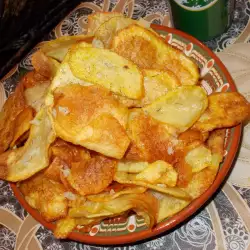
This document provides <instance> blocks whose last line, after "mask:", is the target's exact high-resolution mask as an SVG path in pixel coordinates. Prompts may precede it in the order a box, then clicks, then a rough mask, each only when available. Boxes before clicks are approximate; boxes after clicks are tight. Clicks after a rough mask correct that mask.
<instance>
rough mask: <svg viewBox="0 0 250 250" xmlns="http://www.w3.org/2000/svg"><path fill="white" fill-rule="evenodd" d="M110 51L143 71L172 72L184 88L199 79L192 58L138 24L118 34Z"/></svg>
mask: <svg viewBox="0 0 250 250" xmlns="http://www.w3.org/2000/svg"><path fill="white" fill-rule="evenodd" d="M111 48H112V50H113V51H114V52H116V53H117V54H119V55H121V56H123V57H125V58H127V59H130V60H131V61H132V62H134V63H135V64H136V65H138V66H139V67H140V68H142V69H157V70H162V69H163V70H165V69H168V70H171V71H172V72H174V73H175V74H176V76H177V77H178V78H179V80H180V82H181V84H182V85H194V84H196V83H197V81H198V79H199V72H198V67H197V65H196V64H195V63H194V62H193V61H192V60H191V59H190V58H188V57H186V56H185V55H184V54H183V53H182V52H180V51H178V50H176V49H174V48H172V47H171V46H170V45H168V44H167V43H166V42H165V41H164V39H163V38H162V37H160V36H159V35H157V34H155V33H154V32H152V31H150V30H148V29H145V28H143V27H141V26H139V25H136V24H133V25H130V26H128V27H127V28H125V29H123V30H120V31H118V33H117V35H116V36H115V37H114V39H113V41H112V46H111Z"/></svg>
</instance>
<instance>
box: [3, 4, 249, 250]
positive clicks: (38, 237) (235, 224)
mask: <svg viewBox="0 0 250 250" xmlns="http://www.w3.org/2000/svg"><path fill="white" fill-rule="evenodd" d="M115 8H116V10H120V11H124V12H126V14H127V15H128V16H130V17H132V18H134V19H138V18H140V17H143V18H145V19H146V20H147V21H149V22H154V23H157V24H162V25H167V26H171V24H170V21H169V16H168V9H167V5H166V3H165V1H164V0H121V1H118V0H94V1H92V2H85V3H82V4H81V5H79V6H78V7H77V8H76V9H75V10H74V11H73V12H71V13H70V14H69V15H68V16H67V17H66V18H65V19H64V20H63V21H62V22H61V23H60V24H59V25H58V26H57V27H56V28H55V29H54V30H53V31H52V32H51V33H50V34H49V35H48V36H47V37H45V40H46V39H53V38H55V37H58V36H61V35H73V34H78V33H82V32H84V31H85V30H86V19H87V15H88V14H90V13H92V12H93V11H102V10H103V11H112V10H114V9H115ZM249 18H250V1H249V0H248V1H247V0H240V1H237V2H236V11H235V17H234V22H233V24H232V26H231V27H230V28H229V30H228V31H227V32H225V33H224V34H222V35H221V36H220V37H218V38H216V39H213V40H212V41H209V42H207V43H206V44H207V45H208V46H209V47H210V48H211V49H213V50H214V51H215V52H220V53H218V55H219V56H220V57H221V59H222V60H223V62H224V63H225V65H226V66H227V67H228V69H229V71H230V72H231V74H232V76H233V78H234V80H235V82H236V84H237V87H238V89H239V91H240V92H242V93H243V94H244V95H245V96H246V97H247V99H248V100H249V98H250V82H248V84H247V81H250V44H247V43H248V42H250V20H249ZM244 43H245V44H244ZM222 51H223V52H222ZM30 54H31V53H30ZM30 54H28V55H27V56H26V57H25V58H24V59H23V60H22V61H21V62H20V64H19V65H17V66H16V67H15V68H14V69H13V70H12V72H11V73H10V74H8V77H7V78H5V79H2V80H1V82H2V83H0V109H1V107H2V105H3V102H4V100H5V99H6V97H7V96H8V95H9V94H10V93H11V92H12V91H13V89H14V87H15V82H16V80H17V79H18V78H19V77H20V69H21V68H26V69H28V70H30V69H31V67H32V66H31V62H30ZM248 79H249V80H248ZM249 101H250V100H249ZM249 141H250V124H248V125H247V126H245V129H244V137H243V141H242V146H241V150H240V153H239V156H238V159H237V161H236V163H235V167H234V170H233V171H232V173H231V175H230V176H229V178H228V181H227V182H226V184H225V185H224V187H223V188H222V190H221V191H220V192H219V193H217V195H216V196H215V197H214V198H213V200H212V201H211V202H210V203H209V204H208V205H207V206H206V207H205V208H204V209H203V210H202V211H200V212H199V213H198V214H197V215H196V216H195V217H193V218H192V219H191V220H189V221H188V222H187V223H186V224H184V225H182V226H181V227H179V228H177V229H176V230H174V231H172V232H171V233H169V234H166V235H164V236H162V237H160V238H157V239H154V240H151V241H146V242H144V243H141V244H136V245H127V246H122V247H97V246H90V245H85V244H81V243H77V242H74V241H59V240H57V239H55V238H54V237H53V234H52V233H51V232H50V231H48V230H46V229H45V228H44V227H43V226H41V225H40V224H38V223H37V222H36V221H35V220H34V219H33V218H32V217H31V216H30V215H29V214H27V212H26V211H25V210H24V209H23V208H22V207H21V205H20V204H19V202H18V201H17V200H16V198H15V196H14V195H13V192H12V190H11V189H10V187H9V185H8V183H7V182H4V181H0V250H11V249H18V250H23V249H28V250H37V249H47V250H64V249H65V250H68V249H70V250H78V249H79V250H80V249H84V250H95V249H100V250H104V249H106V250H108V249H117V250H118V249H121V250H128V249H131V250H137V249H138V250H139V249H143V250H146V249H171V250H172V249H173V250H175V249H176V250H177V249H186V250H188V249H190V250H191V249H192V250H199V249H209V250H210V249H232V250H236V249H237V250H241V249H242V250H243V249H250V142H249Z"/></svg>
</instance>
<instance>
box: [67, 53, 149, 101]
mask: <svg viewBox="0 0 250 250" xmlns="http://www.w3.org/2000/svg"><path fill="white" fill-rule="evenodd" d="M100 59H101V60H100ZM69 66H70V69H71V71H72V73H73V75H74V76H76V77H78V78H79V79H81V80H84V81H88V82H91V83H94V84H98V85H101V86H103V87H105V88H107V89H110V90H111V91H112V92H114V93H117V94H119V95H122V96H127V97H129V98H132V99H140V98H141V97H142V96H143V93H144V92H143V76H142V73H141V71H140V70H139V68H138V67H137V66H136V65H135V64H134V63H132V62H131V61H129V60H127V59H125V58H123V57H121V56H119V55H117V54H116V53H114V52H112V51H110V50H105V49H99V48H78V49H71V51H70V52H69ZM131 79H133V80H131Z"/></svg>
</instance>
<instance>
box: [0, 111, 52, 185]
mask: <svg viewBox="0 0 250 250" xmlns="http://www.w3.org/2000/svg"><path fill="white" fill-rule="evenodd" d="M33 121H36V122H34V123H35V124H36V125H35V124H32V126H31V128H30V134H29V138H28V140H27V141H26V143H25V145H24V146H23V147H21V148H18V149H15V150H9V151H8V152H7V159H6V155H1V156H0V158H2V159H5V161H3V162H2V161H1V160H0V162H1V168H5V169H6V171H5V172H6V175H5V176H1V178H2V179H4V180H8V181H12V182H17V181H21V180H25V179H27V178H29V177H31V176H32V175H34V174H35V173H37V172H39V171H40V170H42V169H44V168H46V167H47V166H48V165H49V153H48V151H49V146H50V144H51V143H52V142H53V141H54V139H55V134H54V132H53V130H52V127H51V122H50V120H49V117H48V115H47V111H46V110H45V109H41V111H40V112H39V113H38V114H37V115H36V116H35V119H34V120H33Z"/></svg>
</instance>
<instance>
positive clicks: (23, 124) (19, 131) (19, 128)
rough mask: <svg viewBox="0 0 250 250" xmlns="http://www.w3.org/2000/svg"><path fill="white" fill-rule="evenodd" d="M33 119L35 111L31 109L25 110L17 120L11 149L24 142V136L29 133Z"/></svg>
mask: <svg viewBox="0 0 250 250" xmlns="http://www.w3.org/2000/svg"><path fill="white" fill-rule="evenodd" d="M32 119H33V109H32V108H31V107H27V108H25V109H24V110H23V111H22V112H21V113H20V114H19V115H18V116H17V117H16V120H15V128H14V135H13V140H12V142H11V144H10V147H11V148H13V147H14V146H15V145H17V143H20V142H22V140H21V139H22V138H21V137H22V136H23V135H24V134H25V133H26V132H28V131H29V129H30V126H31V121H32Z"/></svg>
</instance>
